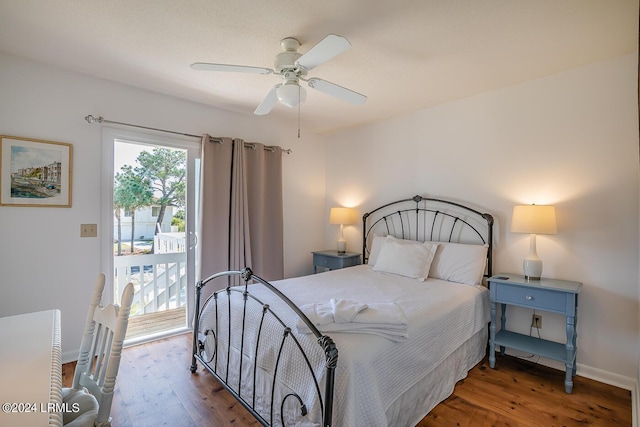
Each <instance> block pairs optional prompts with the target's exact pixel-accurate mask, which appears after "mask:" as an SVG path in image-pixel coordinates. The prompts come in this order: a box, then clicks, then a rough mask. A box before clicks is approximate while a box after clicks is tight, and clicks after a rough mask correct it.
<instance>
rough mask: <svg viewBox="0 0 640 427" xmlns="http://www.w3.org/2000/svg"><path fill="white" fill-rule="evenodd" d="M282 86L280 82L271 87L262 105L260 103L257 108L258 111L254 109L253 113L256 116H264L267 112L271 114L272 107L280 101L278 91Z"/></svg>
mask: <svg viewBox="0 0 640 427" xmlns="http://www.w3.org/2000/svg"><path fill="white" fill-rule="evenodd" d="M280 86H282V84H281V83H278V84H277V85H275V86H274V87H272V88H271V90H270V91H269V93H268V94H267V96H266V97H265V98H264V99H263V100H262V102H261V103H260V105H258V108H256V111H254V112H253V114H255V115H256V116H264V115H265V114H269V112H270V111H271V109H272V108H273V107H274V105H276V103H277V102H278V94H277V92H276V91H277V90H278V88H279V87H280Z"/></svg>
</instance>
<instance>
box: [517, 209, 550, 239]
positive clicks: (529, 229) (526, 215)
mask: <svg viewBox="0 0 640 427" xmlns="http://www.w3.org/2000/svg"><path fill="white" fill-rule="evenodd" d="M511 232H512V233H527V234H556V233H557V232H558V228H557V225H556V208H555V207H554V206H548V205H519V206H514V207H513V217H512V218H511Z"/></svg>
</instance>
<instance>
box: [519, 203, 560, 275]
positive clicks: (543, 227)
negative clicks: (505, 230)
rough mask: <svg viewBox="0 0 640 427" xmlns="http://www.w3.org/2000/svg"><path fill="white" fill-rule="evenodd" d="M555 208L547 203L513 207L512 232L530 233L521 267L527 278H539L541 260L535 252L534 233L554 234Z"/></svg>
mask: <svg viewBox="0 0 640 427" xmlns="http://www.w3.org/2000/svg"><path fill="white" fill-rule="evenodd" d="M557 231H558V230H557V225H556V208H555V207H554V206H547V205H519V206H514V207H513V217H512V218H511V232H512V233H528V234H530V235H531V236H530V243H529V255H527V257H526V258H525V259H524V262H523V263H522V267H523V270H524V277H525V279H527V280H540V277H541V276H542V260H541V259H540V257H538V254H537V253H536V234H556V233H557Z"/></svg>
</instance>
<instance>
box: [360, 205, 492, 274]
mask: <svg viewBox="0 0 640 427" xmlns="http://www.w3.org/2000/svg"><path fill="white" fill-rule="evenodd" d="M362 222H363V227H362V230H363V240H362V257H363V262H364V263H366V262H367V260H368V259H369V252H370V250H371V240H372V239H371V238H372V237H373V235H374V234H379V235H392V236H394V237H397V238H400V239H409V240H416V241H421V242H424V241H434V242H453V243H469V244H486V245H489V249H488V250H487V277H490V276H491V274H492V270H493V216H492V215H491V214H488V213H481V212H479V211H477V210H475V209H473V208H470V207H468V206H464V205H462V204H460V203H456V202H451V201H448V200H442V199H433V198H429V197H422V196H413V197H412V198H410V199H404V200H398V201H396V202H392V203H387V204H386V205H383V206H380V207H379V208H377V209H374V210H372V211H371V212H367V213H365V214H364V215H363V216H362Z"/></svg>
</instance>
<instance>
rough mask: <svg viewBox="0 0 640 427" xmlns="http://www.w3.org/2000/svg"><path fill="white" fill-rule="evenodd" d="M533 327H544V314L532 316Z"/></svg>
mask: <svg viewBox="0 0 640 427" xmlns="http://www.w3.org/2000/svg"><path fill="white" fill-rule="evenodd" d="M531 327H532V328H537V329H542V315H541V314H534V315H533V316H532V317H531Z"/></svg>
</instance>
